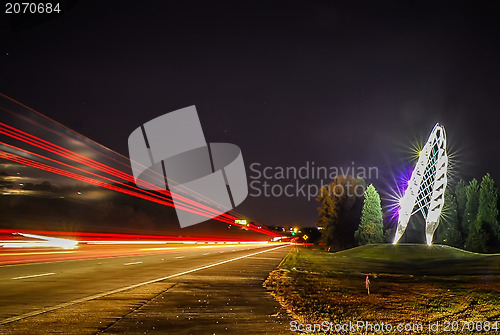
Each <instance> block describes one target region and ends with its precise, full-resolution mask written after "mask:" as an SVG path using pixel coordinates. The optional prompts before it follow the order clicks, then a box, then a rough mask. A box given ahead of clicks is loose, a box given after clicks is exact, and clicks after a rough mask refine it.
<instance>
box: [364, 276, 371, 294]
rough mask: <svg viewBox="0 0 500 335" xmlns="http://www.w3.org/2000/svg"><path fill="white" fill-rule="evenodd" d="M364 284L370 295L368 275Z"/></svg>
mask: <svg viewBox="0 0 500 335" xmlns="http://www.w3.org/2000/svg"><path fill="white" fill-rule="evenodd" d="M365 286H366V290H367V291H368V295H370V277H368V275H366V279H365Z"/></svg>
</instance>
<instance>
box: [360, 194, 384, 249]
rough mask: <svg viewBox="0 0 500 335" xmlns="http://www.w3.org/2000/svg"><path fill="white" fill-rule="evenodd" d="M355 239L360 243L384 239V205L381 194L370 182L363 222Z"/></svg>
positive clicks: (380, 241) (377, 241)
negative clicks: (381, 203)
mask: <svg viewBox="0 0 500 335" xmlns="http://www.w3.org/2000/svg"><path fill="white" fill-rule="evenodd" d="M354 239H355V240H356V243H357V244H358V245H364V244H368V243H382V242H383V241H384V224H383V221H382V206H381V205H380V196H379V194H378V192H377V190H376V189H375V187H374V186H373V184H370V186H368V188H367V189H366V192H365V199H364V202H363V211H362V215H361V224H360V225H359V228H358V230H356V232H355V233H354Z"/></svg>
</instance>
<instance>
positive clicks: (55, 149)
mask: <svg viewBox="0 0 500 335" xmlns="http://www.w3.org/2000/svg"><path fill="white" fill-rule="evenodd" d="M0 96H1V97H3V98H5V99H7V100H8V101H10V102H11V103H14V104H16V105H17V106H18V107H22V108H23V109H25V110H27V111H30V112H32V113H35V115H36V116H38V117H40V118H42V120H45V122H47V121H49V122H52V123H54V124H56V125H57V126H58V127H61V128H63V129H66V131H63V132H58V131H56V130H55V129H51V128H50V127H47V126H44V125H42V124H40V123H39V122H36V121H34V120H32V119H30V118H28V117H26V116H25V115H21V114H20V113H18V112H15V111H13V110H10V109H8V108H5V107H3V106H0V110H2V111H3V112H6V113H9V114H10V115H13V116H14V117H16V118H18V119H21V120H23V121H24V122H25V123H30V124H32V125H34V126H36V127H39V128H42V129H44V131H48V132H50V133H52V134H54V135H56V136H58V138H66V140H65V141H66V142H70V141H73V142H74V141H75V139H73V138H70V137H69V136H68V135H67V133H75V134H76V135H77V136H78V137H84V136H83V135H80V134H78V133H76V132H74V131H73V130H70V129H69V128H67V127H65V126H63V125H61V124H60V123H57V122H56V121H54V120H51V119H49V118H47V117H46V116H44V115H42V114H40V113H39V112H37V111H35V110H33V109H31V108H29V107H27V106H25V105H23V104H21V103H19V102H17V101H15V100H14V99H12V98H10V97H8V96H5V95H3V94H1V93H0ZM0 134H3V135H5V136H8V137H9V138H12V139H14V140H17V141H20V142H22V143H24V144H28V145H30V146H33V147H35V148H37V149H41V150H44V151H46V152H48V153H50V154H54V155H57V156H58V157H61V158H63V159H66V160H69V161H70V162H73V164H69V163H66V162H63V161H61V160H58V159H55V158H51V157H48V156H46V155H42V154H39V153H35V152H33V151H30V150H26V149H22V148H20V147H18V146H14V145H12V144H8V143H6V142H0V146H2V147H3V148H4V149H8V150H9V152H8V151H5V150H0V158H3V159H6V160H10V161H12V162H15V163H19V164H23V165H25V166H30V167H33V168H36V169H40V170H44V171H47V172H51V173H54V174H58V175H61V176H64V177H68V178H72V179H75V180H80V181H83V182H85V183H89V184H92V185H96V186H99V187H103V188H106V189H109V190H112V191H116V192H121V193H124V194H127V195H129V196H134V197H138V198H141V199H144V200H147V201H151V202H155V203H158V204H160V205H165V206H169V207H173V206H174V205H173V201H172V198H171V194H170V191H168V190H165V191H153V192H152V191H148V190H145V189H142V188H139V187H136V186H135V179H134V178H133V176H132V175H131V174H129V173H126V172H123V171H120V170H119V169H116V168H113V167H111V166H109V165H106V164H104V163H102V162H99V161H97V160H95V159H92V158H89V157H86V156H85V155H82V154H80V153H77V152H74V151H72V150H69V149H67V148H65V147H62V146H60V145H57V144H55V143H52V142H50V141H47V140H45V139H43V138H40V137H38V136H35V135H33V134H30V133H28V132H26V131H23V130H21V129H18V128H16V127H14V126H12V125H8V124H6V123H4V122H0ZM84 138H85V137H84ZM86 139H87V140H88V141H90V142H92V143H95V144H97V145H99V146H100V147H101V148H103V149H105V150H103V151H104V153H103V152H102V151H97V150H95V149H92V148H91V147H90V146H85V147H86V148H87V147H88V148H90V149H92V150H93V152H94V153H97V154H99V155H101V156H103V157H105V158H107V159H110V160H112V161H114V162H116V163H119V164H120V165H122V166H124V167H126V168H127V170H130V164H129V162H128V159H127V158H126V157H125V156H123V155H120V154H118V153H116V152H114V151H112V150H110V149H108V148H106V147H104V146H102V145H100V144H98V143H96V142H94V141H92V140H90V139H88V138H86ZM12 151H13V152H12ZM105 152H110V153H112V154H114V155H117V156H118V158H119V159H116V158H114V157H112V156H110V155H109V154H106V153H105ZM28 157H29V158H28ZM33 158H34V159H33ZM122 160H125V161H126V163H125V162H124V161H122ZM46 163H50V164H56V165H58V166H59V167H56V166H52V165H49V164H46ZM74 164H81V165H82V166H81V167H79V166H76V165H74ZM84 167H85V168H84ZM89 170H93V171H89ZM152 177H153V178H156V179H158V178H161V179H163V176H159V175H158V176H152ZM96 178H97V179H96ZM127 183H133V185H131V184H127ZM138 185H140V186H144V187H145V188H148V187H151V186H152V185H151V184H150V183H148V182H145V181H142V180H139V181H138ZM180 200H182V202H183V204H182V205H180V206H179V205H178V206H177V207H179V208H180V209H182V210H185V211H189V212H191V213H195V214H197V215H201V216H204V217H207V218H212V219H214V220H217V221H221V222H224V223H228V224H230V225H234V226H236V227H240V228H243V229H247V230H251V231H255V232H258V233H262V234H265V235H268V236H273V237H279V236H280V234H278V233H276V232H273V231H270V230H268V229H266V228H263V227H262V226H261V225H260V224H258V223H255V222H252V223H250V222H249V223H247V224H246V225H240V224H236V223H235V220H238V219H246V218H245V216H243V215H241V214H239V213H237V212H235V211H229V212H227V213H224V214H221V215H219V216H217V217H212V216H213V215H214V214H215V212H216V210H215V209H213V208H211V207H210V206H207V205H205V204H202V203H199V202H196V201H193V200H191V199H188V198H185V197H180ZM249 221H250V220H249Z"/></svg>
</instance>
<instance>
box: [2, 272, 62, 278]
mask: <svg viewBox="0 0 500 335" xmlns="http://www.w3.org/2000/svg"><path fill="white" fill-rule="evenodd" d="M55 274H56V273H55V272H47V273H40V274H38V275H31V276H22V277H14V278H12V279H27V278H35V277H42V276H50V275H55Z"/></svg>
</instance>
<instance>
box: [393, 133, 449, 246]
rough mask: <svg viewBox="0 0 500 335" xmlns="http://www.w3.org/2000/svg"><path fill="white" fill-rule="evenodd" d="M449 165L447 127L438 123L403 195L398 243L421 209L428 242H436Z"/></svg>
mask: <svg viewBox="0 0 500 335" xmlns="http://www.w3.org/2000/svg"><path fill="white" fill-rule="evenodd" d="M447 169H448V156H447V154H446V133H445V130H444V127H443V126H441V125H440V124H439V123H436V125H435V126H434V128H433V129H432V132H431V134H430V135H429V139H428V140H427V143H425V146H424V148H423V149H422V151H421V152H420V154H419V158H418V161H417V165H416V166H415V169H414V170H413V172H412V174H411V178H410V180H409V181H408V188H407V189H406V191H405V193H404V195H403V197H401V199H399V205H400V209H399V215H398V227H397V230H396V235H395V236H394V242H393V243H394V244H396V243H398V241H399V240H400V239H401V237H402V236H403V234H404V232H405V230H406V226H407V225H408V221H409V220H410V217H411V216H412V215H413V214H415V213H418V212H419V211H420V212H422V215H423V216H424V219H425V238H426V241H427V244H428V245H430V244H432V237H433V235H434V232H435V231H436V228H437V226H438V224H439V216H440V215H441V210H442V209H443V204H444V191H445V189H446V184H447V177H446V172H447Z"/></svg>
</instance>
